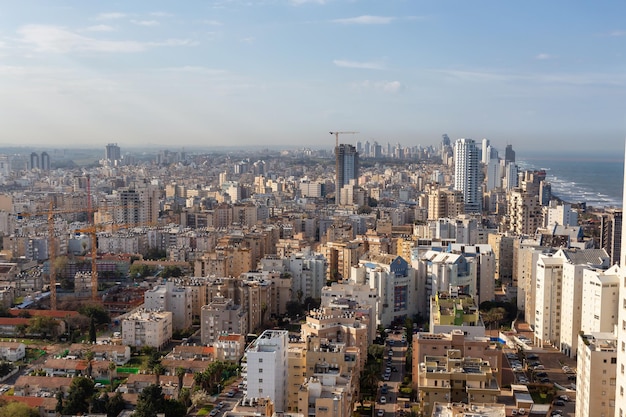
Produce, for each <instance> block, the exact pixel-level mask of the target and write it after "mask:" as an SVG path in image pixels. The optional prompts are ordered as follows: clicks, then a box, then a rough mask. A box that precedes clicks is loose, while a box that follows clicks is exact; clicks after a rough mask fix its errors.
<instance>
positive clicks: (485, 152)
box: [481, 138, 491, 164]
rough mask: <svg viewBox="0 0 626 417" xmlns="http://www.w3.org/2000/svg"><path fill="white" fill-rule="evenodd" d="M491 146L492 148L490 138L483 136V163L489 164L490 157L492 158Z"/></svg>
mask: <svg viewBox="0 0 626 417" xmlns="http://www.w3.org/2000/svg"><path fill="white" fill-rule="evenodd" d="M489 148H490V146H489V139H487V138H483V141H482V148H481V151H482V158H481V162H482V163H483V164H487V163H488V162H489V159H490V158H491V155H490V153H491V152H490V151H489Z"/></svg>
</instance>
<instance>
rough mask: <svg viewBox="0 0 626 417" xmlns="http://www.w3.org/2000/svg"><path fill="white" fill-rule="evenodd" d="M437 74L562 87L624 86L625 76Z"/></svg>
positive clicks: (487, 81) (581, 74) (464, 71)
mask: <svg viewBox="0 0 626 417" xmlns="http://www.w3.org/2000/svg"><path fill="white" fill-rule="evenodd" d="M435 72H437V73H440V74H443V75H446V76H449V77H451V78H454V79H458V80H461V81H463V82H486V83H494V82H501V83H519V82H528V83H539V84H564V85H576V86H583V85H612V86H626V76H624V75H623V74H619V75H618V74H609V73H579V74H577V73H552V74H546V73H507V72H499V71H489V70H475V71H472V70H437V71H435Z"/></svg>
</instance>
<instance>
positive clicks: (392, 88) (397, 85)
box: [352, 80, 404, 94]
mask: <svg viewBox="0 0 626 417" xmlns="http://www.w3.org/2000/svg"><path fill="white" fill-rule="evenodd" d="M352 87H353V88H354V89H355V90H359V91H362V90H375V91H380V92H383V93H392V94H395V93H399V92H400V91H402V90H404V85H403V84H402V83H401V82H400V81H370V80H365V81H361V82H359V83H354V84H352Z"/></svg>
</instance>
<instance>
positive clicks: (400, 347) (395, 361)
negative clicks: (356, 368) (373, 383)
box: [376, 330, 407, 417]
mask: <svg viewBox="0 0 626 417" xmlns="http://www.w3.org/2000/svg"><path fill="white" fill-rule="evenodd" d="M403 332H404V330H401V331H400V334H394V333H391V334H389V336H388V337H387V342H386V344H385V352H384V361H383V365H382V369H381V376H383V375H384V373H385V369H386V368H388V367H389V368H392V369H393V368H395V369H396V371H392V372H391V374H390V377H389V381H382V382H380V383H379V390H378V392H379V395H378V396H377V401H376V412H378V410H384V411H385V416H387V417H388V416H394V415H396V413H397V411H398V410H399V408H400V406H399V405H398V397H399V393H400V385H401V384H402V380H403V379H404V373H405V365H406V351H407V344H406V342H403V341H402V340H401V339H402V335H401V334H402V333H403ZM390 341H392V342H391V343H393V344H391V345H390V344H389V343H390ZM389 351H391V352H393V356H392V360H391V363H389V362H388V357H389V356H388V353H389ZM384 384H387V387H388V390H389V392H388V394H386V395H384V397H385V399H386V403H385V404H381V401H380V399H381V397H382V396H383V394H381V393H380V390H381V388H382V387H383V386H384Z"/></svg>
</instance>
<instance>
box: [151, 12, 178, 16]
mask: <svg viewBox="0 0 626 417" xmlns="http://www.w3.org/2000/svg"><path fill="white" fill-rule="evenodd" d="M150 16H154V17H172V16H174V15H173V14H172V13H168V12H152V13H150Z"/></svg>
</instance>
